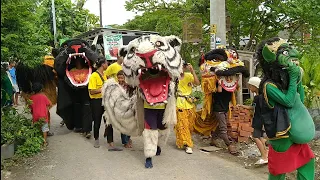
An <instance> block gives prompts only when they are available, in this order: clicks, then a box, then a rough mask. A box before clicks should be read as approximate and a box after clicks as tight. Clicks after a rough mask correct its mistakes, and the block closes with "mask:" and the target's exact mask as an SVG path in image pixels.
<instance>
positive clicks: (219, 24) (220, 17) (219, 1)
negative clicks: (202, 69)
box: [210, 0, 226, 49]
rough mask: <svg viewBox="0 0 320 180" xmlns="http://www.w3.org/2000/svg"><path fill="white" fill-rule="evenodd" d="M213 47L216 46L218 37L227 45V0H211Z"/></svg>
mask: <svg viewBox="0 0 320 180" xmlns="http://www.w3.org/2000/svg"><path fill="white" fill-rule="evenodd" d="M210 25H211V49H214V48H215V47H216V42H215V41H216V38H217V37H218V38H220V39H221V45H224V46H226V1H225V0H210Z"/></svg>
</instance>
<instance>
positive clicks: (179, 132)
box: [174, 63, 200, 154]
mask: <svg viewBox="0 0 320 180" xmlns="http://www.w3.org/2000/svg"><path fill="white" fill-rule="evenodd" d="M188 70H189V71H190V72H187V71H188ZM183 71H184V73H183V75H182V77H181V79H180V80H179V84H178V90H177V96H178V97H177V124H176V125H175V128H174V129H175V132H176V145H177V147H178V148H180V149H182V148H184V149H185V151H186V153H187V154H192V153H193V151H192V148H193V141H192V136H191V135H192V132H193V127H194V122H195V120H196V117H197V115H196V108H195V106H194V102H195V101H196V99H195V97H193V96H192V95H191V93H192V87H193V85H196V86H197V85H200V82H199V80H198V77H197V75H196V73H195V71H194V70H193V67H192V65H191V64H188V63H184V64H183Z"/></svg>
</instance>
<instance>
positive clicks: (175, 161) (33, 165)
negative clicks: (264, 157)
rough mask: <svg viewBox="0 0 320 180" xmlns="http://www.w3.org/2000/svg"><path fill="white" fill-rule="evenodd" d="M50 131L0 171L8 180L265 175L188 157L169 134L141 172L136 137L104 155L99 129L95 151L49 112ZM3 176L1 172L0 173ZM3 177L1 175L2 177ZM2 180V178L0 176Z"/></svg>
mask: <svg viewBox="0 0 320 180" xmlns="http://www.w3.org/2000/svg"><path fill="white" fill-rule="evenodd" d="M51 116H52V130H53V132H54V133H55V135H54V136H52V137H49V139H48V141H49V146H48V147H47V149H46V150H44V151H43V152H41V153H40V154H38V155H36V156H35V157H33V158H31V159H29V160H28V162H27V163H26V164H24V165H22V166H21V167H18V168H16V169H14V170H13V171H12V172H11V173H10V174H8V173H6V178H4V179H9V180H49V179H58V180H73V179H77V180H147V179H151V180H164V179H165V180H171V179H177V180H180V179H181V180H189V179H190V180H191V179H192V180H203V179H210V180H260V179H267V175H265V174H261V173H258V172H257V171H254V170H248V169H245V168H244V167H242V166H241V165H239V164H237V163H235V162H231V161H229V160H226V159H223V158H221V157H218V156H216V155H214V153H212V154H211V153H203V152H200V151H199V149H197V142H195V144H196V146H195V148H194V153H193V154H191V155H189V154H186V153H185V152H184V151H183V150H178V149H177V148H176V147H175V142H174V141H175V139H174V133H173V132H172V134H171V136H170V138H169V141H168V143H167V145H166V146H165V147H163V148H162V149H163V150H162V154H161V156H159V157H155V158H153V165H154V167H153V169H145V168H144V155H143V142H142V137H133V138H132V140H133V148H132V149H125V150H124V151H122V152H108V150H107V143H106V140H104V139H103V136H102V135H103V132H104V126H101V130H100V134H101V136H100V137H102V138H101V140H100V144H101V147H100V148H94V147H93V142H94V140H93V139H90V140H87V139H85V138H84V137H82V136H81V135H80V134H76V133H74V132H72V131H69V130H67V128H66V127H60V125H59V122H60V121H61V119H60V117H59V116H57V115H56V114H55V107H54V108H52V109H51ZM115 143H116V145H118V146H120V145H121V141H120V134H119V133H118V132H115ZM2 175H3V174H2ZM3 177H4V176H3ZM1 179H2V178H1Z"/></svg>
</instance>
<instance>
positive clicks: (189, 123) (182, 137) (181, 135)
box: [174, 108, 196, 148]
mask: <svg viewBox="0 0 320 180" xmlns="http://www.w3.org/2000/svg"><path fill="white" fill-rule="evenodd" d="M195 120H196V111H195V109H194V108H193V109H177V124H176V125H175V128H174V130H175V132H176V145H177V147H178V148H184V146H185V145H186V146H188V147H193V142H192V137H191V135H192V132H193V127H194V122H195Z"/></svg>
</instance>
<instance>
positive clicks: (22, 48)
mask: <svg viewBox="0 0 320 180" xmlns="http://www.w3.org/2000/svg"><path fill="white" fill-rule="evenodd" d="M84 3H85V0H78V1H77V4H73V3H72V2H71V0H55V7H56V20H57V35H58V39H59V38H64V37H70V38H71V37H74V36H76V35H77V34H80V33H83V32H86V31H88V30H89V29H92V28H93V27H95V26H96V25H97V22H98V20H99V18H98V17H97V16H95V15H93V14H91V13H89V11H88V10H86V9H83V4H84ZM51 12H52V11H51V1H50V0H43V1H40V0H3V1H1V59H2V61H8V60H10V59H17V60H22V61H26V63H27V64H29V65H32V64H37V63H39V62H41V61H42V59H43V56H44V55H45V54H46V53H48V51H49V46H53V28H52V13H51Z"/></svg>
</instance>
